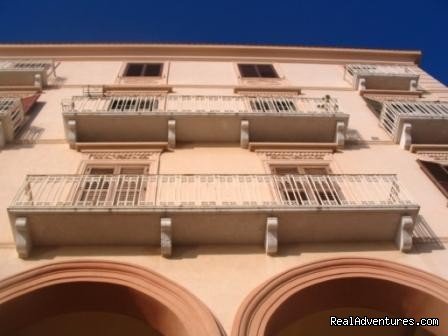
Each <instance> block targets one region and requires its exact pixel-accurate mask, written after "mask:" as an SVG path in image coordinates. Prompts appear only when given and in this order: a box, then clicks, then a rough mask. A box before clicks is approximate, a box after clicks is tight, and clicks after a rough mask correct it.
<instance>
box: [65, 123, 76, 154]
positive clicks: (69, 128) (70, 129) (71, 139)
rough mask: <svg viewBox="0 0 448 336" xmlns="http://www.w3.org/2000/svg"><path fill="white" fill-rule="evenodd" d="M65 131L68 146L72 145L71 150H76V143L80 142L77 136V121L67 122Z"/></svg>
mask: <svg viewBox="0 0 448 336" xmlns="http://www.w3.org/2000/svg"><path fill="white" fill-rule="evenodd" d="M65 130H66V137H67V141H68V144H69V145H70V148H74V147H75V145H76V141H78V136H77V134H76V120H73V119H70V120H67V121H66V126H65Z"/></svg>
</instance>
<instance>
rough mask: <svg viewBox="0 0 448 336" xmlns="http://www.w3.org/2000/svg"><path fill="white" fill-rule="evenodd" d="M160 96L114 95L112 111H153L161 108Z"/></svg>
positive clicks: (111, 102) (111, 103) (110, 108)
mask: <svg viewBox="0 0 448 336" xmlns="http://www.w3.org/2000/svg"><path fill="white" fill-rule="evenodd" d="M159 99H160V98H159V97H151V96H148V97H112V98H111V99H110V103H109V108H108V111H110V112H151V111H157V110H158V109H159Z"/></svg>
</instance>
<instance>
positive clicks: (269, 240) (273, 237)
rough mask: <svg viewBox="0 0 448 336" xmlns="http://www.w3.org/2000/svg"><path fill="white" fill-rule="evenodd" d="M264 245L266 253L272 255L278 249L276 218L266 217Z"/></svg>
mask: <svg viewBox="0 0 448 336" xmlns="http://www.w3.org/2000/svg"><path fill="white" fill-rule="evenodd" d="M264 247H265V250H266V254H269V255H274V254H276V253H277V251H278V218H277V217H268V218H267V219H266V237H265V243H264Z"/></svg>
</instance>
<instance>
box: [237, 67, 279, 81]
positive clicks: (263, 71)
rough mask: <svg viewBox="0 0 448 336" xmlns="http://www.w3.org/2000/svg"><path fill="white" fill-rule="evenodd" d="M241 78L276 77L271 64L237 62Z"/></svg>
mask: <svg viewBox="0 0 448 336" xmlns="http://www.w3.org/2000/svg"><path fill="white" fill-rule="evenodd" d="M238 69H239V71H240V75H241V77H243V78H278V74H277V72H276V71H275V69H274V66H273V65H272V64H238Z"/></svg>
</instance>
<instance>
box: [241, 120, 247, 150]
mask: <svg viewBox="0 0 448 336" xmlns="http://www.w3.org/2000/svg"><path fill="white" fill-rule="evenodd" d="M240 145H241V148H249V120H241V136H240Z"/></svg>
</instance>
